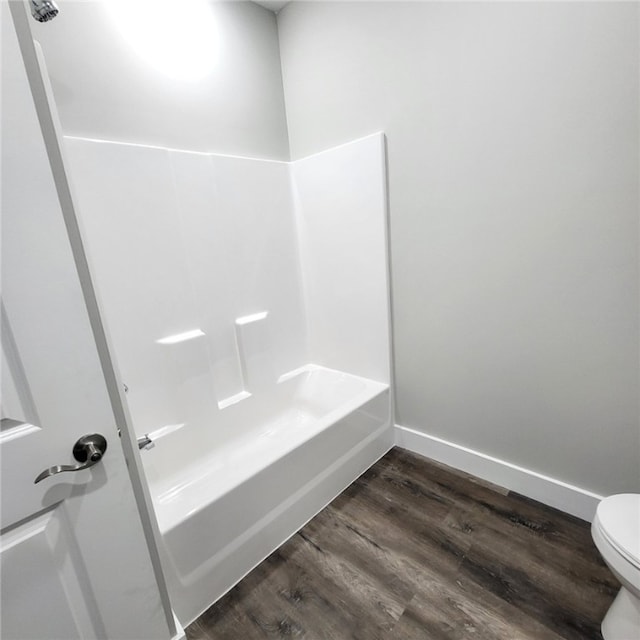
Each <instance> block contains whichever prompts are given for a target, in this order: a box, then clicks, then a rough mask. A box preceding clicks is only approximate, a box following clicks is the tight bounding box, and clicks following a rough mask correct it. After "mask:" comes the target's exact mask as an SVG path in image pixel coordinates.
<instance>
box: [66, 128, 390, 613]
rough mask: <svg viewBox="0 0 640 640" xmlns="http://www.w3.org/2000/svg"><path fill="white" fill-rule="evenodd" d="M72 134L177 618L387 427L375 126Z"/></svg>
mask: <svg viewBox="0 0 640 640" xmlns="http://www.w3.org/2000/svg"><path fill="white" fill-rule="evenodd" d="M65 147H66V152H67V155H68V162H69V164H70V167H71V170H72V171H71V173H72V176H73V179H74V187H75V191H76V195H77V198H78V204H79V210H80V215H81V218H82V223H83V226H84V232H85V237H86V242H87V245H88V249H89V253H90V255H91V258H92V263H93V270H94V274H95V279H96V284H97V287H98V291H99V293H100V296H101V299H102V303H103V308H104V314H105V316H106V320H107V323H108V326H109V328H110V331H111V334H112V336H111V337H112V342H113V345H114V348H115V353H116V356H117V359H118V365H119V369H120V374H121V377H122V381H123V384H126V386H127V389H128V391H127V400H128V405H129V409H130V412H131V416H132V421H133V425H134V428H135V430H136V434H137V436H138V437H139V440H140V442H141V443H142V444H143V445H145V446H144V448H143V450H142V451H141V457H142V461H143V464H144V469H145V475H146V480H147V482H148V485H149V489H150V493H151V495H152V499H153V506H154V510H155V514H156V518H157V521H158V525H159V528H160V531H161V533H162V540H163V545H162V546H163V548H162V549H161V553H162V556H163V568H164V571H165V574H166V576H167V581H168V586H169V591H170V595H171V601H172V606H173V608H174V610H175V612H176V614H177V616H178V618H179V620H180V622H181V623H182V624H183V625H186V624H188V623H190V622H191V621H192V620H193V619H195V618H196V617H197V616H198V615H199V614H200V613H201V612H202V611H203V610H205V609H206V608H207V607H209V606H210V605H211V604H212V603H213V602H214V601H215V600H216V599H218V598H219V597H220V596H221V595H223V594H224V593H225V592H226V591H228V590H229V589H230V588H231V587H232V586H233V585H234V584H236V583H237V582H238V581H239V580H240V579H241V578H242V577H243V576H244V575H245V574H246V573H247V572H248V571H250V570H251V569H252V568H253V567H254V566H255V565H256V564H258V563H259V562H260V561H261V560H263V559H264V558H265V557H266V556H267V555H268V554H269V553H271V552H272V551H273V550H274V549H275V548H277V547H278V546H279V545H280V544H282V543H283V542H284V541H285V540H286V539H287V538H288V537H290V536H291V535H292V534H293V533H294V532H295V531H297V530H298V529H299V528H300V527H301V526H302V525H304V524H305V523H306V522H307V521H308V520H309V519H310V518H312V517H313V516H314V515H315V514H316V513H317V512H318V511H319V510H320V509H322V508H323V507H324V506H325V505H326V504H327V503H328V502H330V501H331V500H332V499H333V498H334V497H335V496H336V495H337V494H338V493H340V492H341V491H342V490H343V489H344V488H345V487H346V486H347V485H348V484H350V483H351V482H352V481H353V480H354V479H355V478H356V477H357V476H358V475H360V474H361V473H362V472H363V471H364V470H366V469H367V468H368V467H369V466H371V465H372V464H373V463H374V462H375V461H376V460H377V459H378V458H379V457H380V456H382V455H383V454H384V453H385V452H386V451H388V449H389V448H390V447H391V445H392V442H393V436H392V398H391V391H390V383H391V371H390V364H389V363H390V337H389V333H390V331H389V329H390V327H389V294H388V257H387V216H386V176H385V147H384V136H383V135H382V134H374V135H371V136H368V137H366V138H362V139H360V140H356V141H354V142H350V143H347V144H344V145H342V146H340V147H336V148H333V149H330V150H327V151H324V152H322V153H319V154H317V155H314V156H311V157H308V158H304V159H302V160H298V161H295V162H291V163H286V162H277V161H268V160H257V159H251V158H238V157H231V156H221V155H216V154H206V153H195V152H190V151H185V150H173V149H165V148H157V147H146V146H141V145H135V144H124V143H115V142H110V141H104V140H88V139H80V138H66V140H65Z"/></svg>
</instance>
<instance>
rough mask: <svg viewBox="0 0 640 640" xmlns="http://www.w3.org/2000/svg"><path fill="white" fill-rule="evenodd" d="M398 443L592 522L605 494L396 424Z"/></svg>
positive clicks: (399, 445) (396, 439) (427, 456)
mask: <svg viewBox="0 0 640 640" xmlns="http://www.w3.org/2000/svg"><path fill="white" fill-rule="evenodd" d="M395 434H396V437H395V443H396V445H397V446H398V447H402V448H403V449H408V450H409V451H413V452H414V453H417V454H419V455H421V456H425V457H426V458H431V459H432V460H436V461H437V462H442V463H443V464H446V465H449V466H450V467H454V468H455V469H459V470H460V471H464V472H466V473H470V474H471V475H474V476H476V477H477V478H482V479H483V480H488V481H489V482H492V483H493V484H496V485H498V486H500V487H504V488H505V489H509V490H510V491H516V492H517V493H521V494H523V495H525V496H527V497H529V498H533V499H534V500H538V501H539V502H542V503H544V504H547V505H549V506H550V507H555V508H556V509H560V510H561V511H564V512H565V513H570V514H571V515H574V516H577V517H578V518H582V519H583V520H587V521H588V522H591V521H592V520H593V517H594V516H595V512H596V507H597V506H598V503H599V502H600V500H602V498H603V496H600V495H597V494H595V493H592V492H591V491H587V490H586V489H581V488H580V487H575V486H573V485H570V484H568V483H566V482H562V480H556V479H555V478H550V477H549V476H545V475H542V474H541V473H537V472H536V471H531V470H530V469H525V468H523V467H519V466H517V465H515V464H511V463H510V462H506V461H505V460H500V459H498V458H494V457H492V456H488V455H486V454H484V453H480V452H479V451H474V450H473V449H469V448H467V447H462V446H460V445H458V444H454V443H453V442H448V441H447V440H443V439H441V438H436V437H435V436H430V435H427V434H426V433H422V432H421V431H416V430H415V429H410V428H409V427H403V426H401V425H396V426H395Z"/></svg>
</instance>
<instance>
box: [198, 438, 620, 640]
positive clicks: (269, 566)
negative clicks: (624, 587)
mask: <svg viewBox="0 0 640 640" xmlns="http://www.w3.org/2000/svg"><path fill="white" fill-rule="evenodd" d="M617 589H618V584H617V582H616V580H615V578H614V577H613V576H612V575H611V573H610V572H609V570H608V569H607V568H606V566H605V565H604V563H603V562H602V561H601V559H600V556H599V555H598V552H597V551H596V549H595V547H594V545H593V542H592V540H591V534H590V531H589V525H588V523H586V522H583V521H582V520H579V519H577V518H574V517H572V516H568V515H566V514H564V513H562V512H559V511H556V510H554V509H551V508H549V507H546V506H544V505H542V504H540V503H538V502H534V501H532V500H530V499H528V498H525V497H524V496H521V495H518V494H516V493H513V492H507V491H506V490H504V489H501V488H499V487H495V486H492V485H489V484H488V483H485V482H482V481H480V480H477V479H476V478H473V477H471V476H468V475H465V474H463V473H461V472H458V471H455V470H452V469H450V468H448V467H445V466H442V465H439V464H436V463H433V462H431V461H429V460H426V459H425V458H421V457H420V456H416V455H414V454H411V453H409V452H407V451H404V450H402V449H397V448H396V449H393V450H392V451H391V452H389V453H388V454H387V455H386V456H385V457H384V458H382V460H380V461H379V462H378V463H377V464H376V465H374V466H373V467H372V468H371V469H369V471H367V472H366V473H365V474H364V475H362V476H361V477H360V478H359V479H358V480H356V482H354V483H353V484H352V485H351V486H350V487H348V488H347V489H346V490H345V491H344V492H343V493H342V494H341V495H340V496H338V497H337V498H336V499H335V500H334V501H333V502H332V503H331V504H330V505H329V506H328V507H327V508H326V509H324V510H323V511H322V512H321V513H320V514H318V515H317V516H316V517H315V518H314V519H313V520H312V521H311V522H309V524H307V525H306V526H305V527H304V528H303V529H302V530H301V531H300V532H299V533H297V534H296V535H295V536H293V537H292V538H291V539H290V540H289V541H288V542H287V543H285V544H284V545H283V546H282V547H280V549H278V550H277V551H275V552H274V553H273V554H271V556H269V558H267V559H266V560H265V561H264V562H263V563H262V564H260V565H259V566H258V567H256V569H254V570H253V571H252V572H251V573H250V574H249V575H248V576H247V577H246V578H245V579H244V580H242V581H241V582H240V583H239V584H238V585H237V586H236V587H235V588H234V589H233V590H232V591H230V592H229V593H228V594H227V595H226V596H225V597H224V598H222V599H221V600H219V601H218V602H217V603H216V604H214V605H213V606H212V607H211V608H210V609H208V610H207V611H206V612H205V613H204V614H202V616H200V618H198V620H196V621H195V622H194V623H193V624H192V625H191V626H190V627H189V628H188V629H187V638H188V639H189V640H204V639H212V640H214V639H215V640H253V639H264V638H305V639H307V640H325V639H326V640H334V639H335V640H341V639H345V640H346V639H351V638H353V639H356V640H378V639H386V638H390V639H393V640H418V639H420V640H432V639H433V640H441V639H442V640H444V639H446V640H454V639H455V640H458V639H462V638H465V639H466V638H474V639H478V640H485V639H495V640H498V639H499V640H516V639H518V640H521V639H522V640H524V639H535V640H547V639H548V640H559V639H560V638H564V639H567V640H568V639H571V640H574V639H575V640H588V639H592V638H593V639H599V638H601V635H600V621H601V620H602V617H603V616H604V614H605V612H606V610H607V608H608V607H609V605H610V603H611V601H612V600H613V598H614V596H615V594H616V592H617Z"/></svg>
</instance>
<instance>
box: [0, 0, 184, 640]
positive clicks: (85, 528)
mask: <svg viewBox="0 0 640 640" xmlns="http://www.w3.org/2000/svg"><path fill="white" fill-rule="evenodd" d="M1 11H2V13H1V18H0V20H1V23H2V24H1V28H2V373H3V378H2V390H3V397H2V418H3V419H2V428H1V430H0V456H1V476H0V480H1V499H2V502H1V511H0V518H1V522H0V525H1V531H0V571H1V573H0V580H1V584H0V586H1V609H0V612H1V617H0V637H2V638H3V640H13V639H17V638H36V639H42V640H44V639H46V640H57V639H59V640H71V639H73V638H82V639H85V638H110V639H113V640H122V639H124V638H131V639H132V640H133V639H135V640H141V639H143V638H153V639H158V640H165V639H168V638H170V637H171V635H172V632H173V629H171V625H172V623H171V622H169V619H170V618H169V616H168V615H166V613H165V612H166V608H163V605H162V601H161V596H160V587H159V586H158V581H157V579H156V578H157V576H156V574H154V570H153V565H152V561H151V556H150V551H149V548H148V547H147V544H146V542H145V536H144V532H143V527H142V523H141V518H140V514H139V512H138V509H137V507H136V502H135V498H134V493H133V488H132V485H131V480H130V478H129V474H128V472H127V467H126V462H125V458H124V454H123V450H122V446H121V443H120V441H119V438H118V432H117V428H116V423H115V419H114V414H113V410H112V408H111V404H110V401H109V397H108V393H107V387H106V383H105V378H104V375H103V372H102V369H101V363H100V360H99V357H98V351H97V347H96V343H95V340H94V338H93V334H92V330H91V326H90V322H89V316H88V312H87V308H86V306H85V300H84V298H83V293H82V290H81V286H80V280H79V276H78V272H77V270H76V267H75V265H74V260H73V254H72V250H71V245H70V241H69V237H68V235H67V231H66V228H65V224H64V220H63V215H62V209H61V205H60V201H59V197H58V194H57V192H56V189H55V186H54V179H53V174H52V169H51V165H50V163H49V159H48V156H47V153H46V151H45V145H44V139H43V135H42V133H41V130H40V126H39V123H38V119H37V115H36V110H35V107H34V101H33V98H32V96H31V93H30V89H29V85H28V81H27V76H26V72H25V66H24V63H23V60H22V57H21V55H20V52H19V48H18V41H17V37H16V31H15V29H14V24H13V20H12V18H11V16H10V13H9V10H8V8H7V3H6V2H4V1H3V2H2V7H1ZM92 433H99V434H101V435H102V436H104V438H105V439H106V442H107V449H106V452H105V454H104V457H103V458H102V459H101V460H100V461H99V462H97V463H96V464H95V465H94V466H92V467H91V468H90V469H85V470H80V471H75V472H68V471H67V472H63V473H58V474H55V475H51V476H50V477H47V478H45V479H43V480H42V481H41V482H38V483H37V484H36V483H34V480H35V479H36V477H37V476H38V475H39V474H40V473H41V472H42V471H43V470H45V469H47V468H49V467H53V466H54V465H77V464H79V463H78V462H77V461H76V460H75V459H74V457H73V455H72V448H73V446H74V443H75V442H76V441H77V440H78V439H79V438H81V437H82V436H84V435H85V434H92Z"/></svg>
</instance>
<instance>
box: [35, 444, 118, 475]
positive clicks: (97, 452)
mask: <svg viewBox="0 0 640 640" xmlns="http://www.w3.org/2000/svg"><path fill="white" fill-rule="evenodd" d="M106 450H107V441H106V440H105V438H104V436H101V435H100V434H99V433H91V434H88V435H86V436H82V438H80V440H78V442H76V443H75V444H74V445H73V457H74V458H75V459H76V460H77V461H78V462H80V463H82V464H75V465H74V464H57V465H55V466H53V467H49V468H48V469H45V470H44V471H43V472H42V473H40V474H38V477H37V478H36V479H35V480H34V481H33V482H34V484H38V482H40V481H41V480H44V479H45V478H49V477H50V476H55V475H56V474H57V473H63V472H65V471H82V469H88V468H89V467H93V465H94V464H98V462H100V460H102V457H103V456H104V453H105V451H106Z"/></svg>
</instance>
